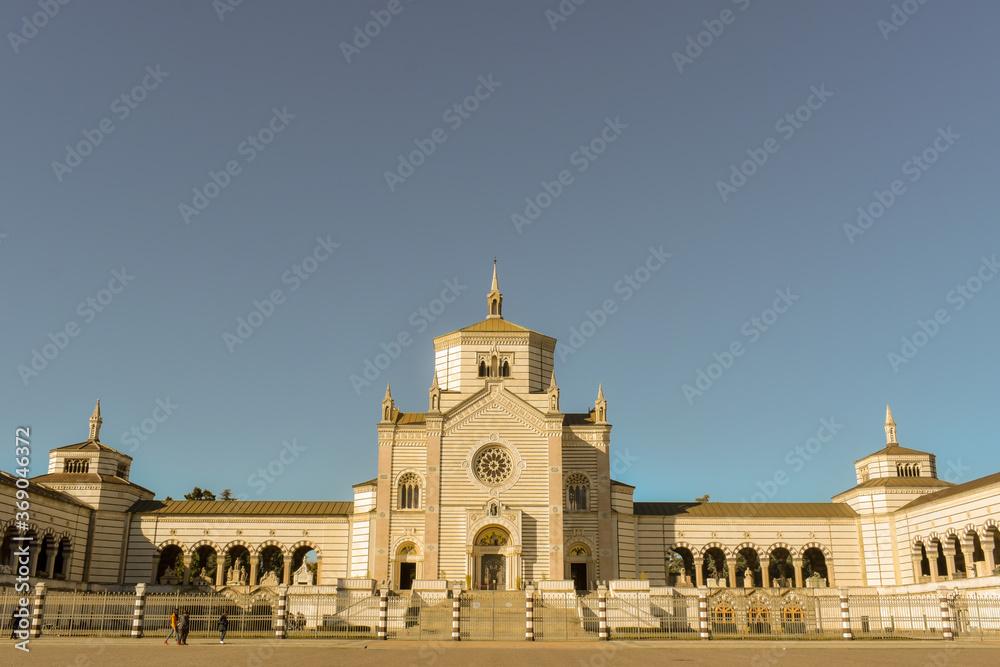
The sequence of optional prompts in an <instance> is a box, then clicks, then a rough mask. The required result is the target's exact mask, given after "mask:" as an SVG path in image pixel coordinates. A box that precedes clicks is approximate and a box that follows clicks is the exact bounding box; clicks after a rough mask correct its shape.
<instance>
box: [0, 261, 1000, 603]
mask: <svg viewBox="0 0 1000 667" xmlns="http://www.w3.org/2000/svg"><path fill="white" fill-rule="evenodd" d="M433 342H434V371H435V372H434V377H433V378H430V380H431V382H430V388H429V390H428V397H427V404H426V406H397V405H396V403H395V401H394V400H393V397H392V393H391V391H390V390H389V389H388V388H387V389H386V392H385V396H384V398H383V399H382V402H381V406H380V409H379V412H378V415H379V419H378V423H377V425H376V432H377V438H376V439H373V441H372V443H371V446H372V448H374V449H376V450H377V452H378V456H377V460H378V466H377V470H376V471H374V472H375V476H374V477H373V478H372V479H371V480H368V481H365V482H361V483H359V484H356V485H355V486H354V488H353V498H351V497H350V496H347V494H345V496H347V499H342V500H339V501H337V500H331V501H327V502H267V501H218V500H217V501H175V500H170V501H164V500H156V499H155V494H154V493H153V491H150V490H148V489H146V488H144V487H142V486H140V485H138V484H136V483H135V482H133V481H132V477H133V469H132V463H133V460H132V457H130V456H128V455H126V454H124V453H122V452H120V451H117V450H116V449H114V448H112V447H109V446H107V445H105V444H103V443H102V442H101V440H100V430H101V425H102V423H103V419H102V416H101V409H100V403H98V406H97V408H96V409H95V411H94V413H93V416H92V417H91V418H90V429H89V435H88V437H87V439H86V440H85V441H83V442H80V443H76V444H71V445H67V446H64V447H59V448H57V449H54V450H52V451H51V452H50V454H49V466H48V472H47V473H46V474H44V475H39V476H37V477H34V478H32V479H31V480H30V494H31V510H32V512H31V517H30V521H29V522H28V525H27V526H21V527H20V528H19V527H18V525H17V524H16V521H15V517H16V513H17V508H16V503H17V499H16V490H17V486H16V477H15V476H13V475H11V474H8V473H0V510H2V511H0V520H2V522H3V523H2V524H0V530H2V536H3V541H2V546H0V584H3V585H8V586H9V585H11V584H12V582H13V581H14V577H15V576H16V574H17V572H18V569H19V568H23V567H25V566H24V563H23V561H22V560H19V559H20V557H19V556H18V550H19V549H20V545H21V544H22V542H20V541H18V539H17V538H18V537H19V536H24V535H28V536H29V537H30V538H31V541H30V544H31V549H30V558H29V559H28V560H29V562H28V564H27V566H26V567H27V569H28V575H29V577H30V578H31V580H32V581H33V582H35V581H45V582H47V583H48V586H49V587H50V588H60V587H65V588H74V587H75V588H87V587H91V588H95V587H96V588H100V587H101V586H105V587H111V586H129V585H134V584H138V583H144V584H148V585H152V586H184V585H201V586H216V587H219V586H233V585H245V586H255V585H260V586H273V585H277V584H281V583H285V584H295V583H298V584H311V585H319V586H334V585H337V584H338V582H342V581H345V580H348V579H355V580H356V579H360V578H367V579H370V580H372V581H373V583H374V585H384V586H387V587H389V588H393V589H407V588H410V587H411V586H412V585H413V583H414V581H421V582H427V581H428V580H438V581H439V582H443V581H447V582H449V583H448V584H447V586H448V587H449V588H450V587H452V586H461V587H463V588H472V589H476V588H491V589H492V588H495V589H500V590H503V589H508V590H511V589H517V588H521V587H525V586H527V585H529V584H533V585H536V586H537V585H538V584H539V582H549V583H550V584H553V583H554V582H564V584H565V588H567V589H575V590H592V589H595V588H596V587H597V586H598V583H603V582H608V581H616V580H617V581H622V580H630V579H631V580H636V581H641V580H643V579H645V580H648V581H649V583H650V584H651V585H653V586H676V587H687V586H713V587H719V586H728V587H761V588H772V587H776V586H777V587H783V588H796V587H798V588H802V587H815V586H824V587H825V586H830V587H833V586H851V587H861V586H878V587H886V586H890V587H908V586H911V585H914V584H918V585H919V584H921V583H927V584H932V585H935V584H937V583H938V582H944V581H949V582H957V581H959V580H971V579H977V580H979V581H978V583H979V585H986V586H994V587H995V586H997V585H998V584H1000V579H998V578H997V577H996V575H995V572H996V571H997V558H998V556H1000V529H998V526H997V522H996V520H995V518H994V517H996V516H997V514H998V512H1000V473H998V474H993V475H988V476H986V477H981V478H979V479H974V480H972V481H968V482H965V483H962V484H951V483H949V482H946V481H943V480H941V479H939V478H938V473H937V465H936V461H935V457H934V454H932V453H929V452H923V451H918V450H914V449H909V448H907V447H904V446H902V445H901V444H899V442H898V440H897V435H896V424H895V421H894V420H893V417H892V413H891V412H890V411H889V410H888V409H887V410H886V419H885V425H884V426H885V443H884V444H883V445H876V444H875V443H872V444H871V445H866V444H864V443H858V445H857V450H856V452H857V454H860V455H861V458H859V459H858V460H857V461H855V462H854V468H855V473H856V485H855V486H853V487H852V488H850V489H847V490H845V491H843V492H841V493H839V494H837V495H836V496H835V497H834V498H833V499H832V502H810V503H732V502H708V499H707V498H705V499H701V500H699V501H691V502H676V501H674V502H667V501H665V502H635V501H633V492H634V490H635V488H634V487H633V486H630V485H629V484H628V483H627V482H626V481H625V480H616V479H612V477H611V456H610V455H611V447H612V443H611V431H612V428H611V423H610V421H609V418H610V416H611V414H612V412H611V411H610V410H609V403H608V401H607V400H606V399H605V396H604V393H603V391H602V389H601V387H600V385H599V384H598V383H597V382H596V381H595V383H594V384H595V395H596V399H595V402H594V404H593V405H589V406H564V405H563V404H562V403H561V401H560V397H559V394H560V390H559V385H558V384H557V382H556V376H555V370H556V369H555V365H554V363H553V354H554V351H555V347H556V340H555V339H554V338H551V337H549V336H546V335H544V334H541V333H538V332H535V331H532V330H530V329H526V328H524V327H522V326H519V325H517V324H514V323H513V322H511V321H509V320H507V319H505V317H504V311H503V295H502V294H501V293H500V289H499V286H498V283H497V276H496V266H495V265H494V272H493V281H492V285H491V287H490V290H489V293H488V294H487V296H486V318H485V319H483V320H481V321H479V322H476V323H474V324H471V325H470V326H467V327H464V328H462V329H459V330H457V331H452V332H450V333H444V334H443V335H440V336H438V337H437V338H435V339H434V341H433ZM375 407H376V406H373V413H374V408H375ZM421 407H423V408H424V409H423V410H421V409H420V408H421ZM574 409H575V411H574ZM819 437H822V434H820V435H819ZM844 465H845V466H846V465H847V462H846V461H845V462H844ZM137 471H141V462H140V467H139V468H138V469H137ZM140 479H141V477H140ZM310 552H314V554H315V560H316V563H317V566H316V568H315V569H316V571H315V573H313V572H311V571H310V568H308V567H306V566H305V565H304V562H306V561H307V560H309V561H311V560H312V556H311V555H310ZM22 572H23V569H22ZM570 582H571V583H570Z"/></svg>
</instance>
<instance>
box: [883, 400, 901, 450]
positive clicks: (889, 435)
mask: <svg viewBox="0 0 1000 667" xmlns="http://www.w3.org/2000/svg"><path fill="white" fill-rule="evenodd" d="M885 444H886V445H889V446H892V445H898V444H899V443H898V442H896V422H895V421H893V419H892V410H890V409H889V406H888V405H886V406H885Z"/></svg>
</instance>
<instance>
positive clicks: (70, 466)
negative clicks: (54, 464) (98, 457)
mask: <svg viewBox="0 0 1000 667" xmlns="http://www.w3.org/2000/svg"><path fill="white" fill-rule="evenodd" d="M89 470H90V459H65V460H63V472H87V471H89Z"/></svg>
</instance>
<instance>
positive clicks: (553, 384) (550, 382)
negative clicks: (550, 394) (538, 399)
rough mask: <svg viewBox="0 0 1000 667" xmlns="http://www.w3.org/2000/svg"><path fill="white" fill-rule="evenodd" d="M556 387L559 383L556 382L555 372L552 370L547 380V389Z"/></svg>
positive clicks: (550, 389)
mask: <svg viewBox="0 0 1000 667" xmlns="http://www.w3.org/2000/svg"><path fill="white" fill-rule="evenodd" d="M558 388H559V385H557V384H556V372H555V371H552V379H551V380H549V391H552V390H553V389H558Z"/></svg>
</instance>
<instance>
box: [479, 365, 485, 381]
mask: <svg viewBox="0 0 1000 667" xmlns="http://www.w3.org/2000/svg"><path fill="white" fill-rule="evenodd" d="M479 377H481V378H484V377H486V362H485V361H480V362H479Z"/></svg>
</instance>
